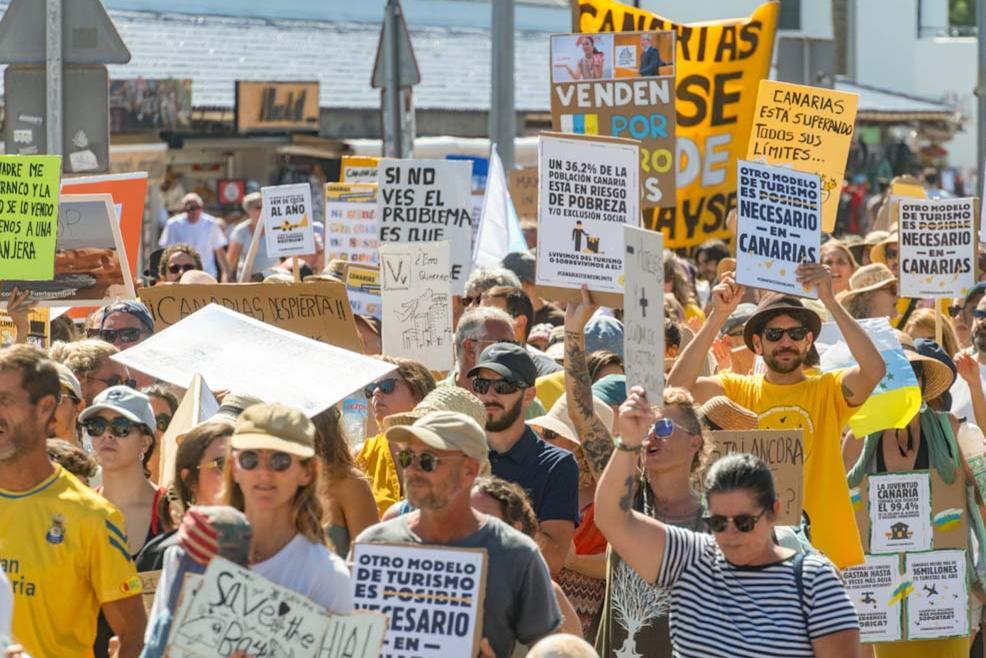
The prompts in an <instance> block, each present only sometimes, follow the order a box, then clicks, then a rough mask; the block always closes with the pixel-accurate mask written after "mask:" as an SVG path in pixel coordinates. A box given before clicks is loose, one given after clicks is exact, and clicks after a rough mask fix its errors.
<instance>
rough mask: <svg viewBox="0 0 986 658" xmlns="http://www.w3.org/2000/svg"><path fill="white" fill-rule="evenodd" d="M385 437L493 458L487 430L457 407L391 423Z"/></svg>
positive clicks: (436, 448) (477, 458)
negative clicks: (487, 440)
mask: <svg viewBox="0 0 986 658" xmlns="http://www.w3.org/2000/svg"><path fill="white" fill-rule="evenodd" d="M384 437H386V439H387V440H388V441H395V442H401V441H404V442H406V441H408V440H409V439H411V438H416V439H418V440H420V441H422V442H423V443H425V444H426V445H428V446H430V447H432V448H434V449H435V450H457V451H458V452H461V453H462V454H464V455H465V456H467V457H472V458H473V459H475V460H477V461H479V463H480V465H482V464H483V463H485V462H487V461H488V460H489V454H490V447H489V444H488V443H487V442H486V432H485V431H484V430H483V428H482V427H480V425H479V423H477V422H476V421H475V420H474V419H472V418H470V417H469V416H467V415H465V414H460V413H457V412H455V411H433V412H431V413H430V414H427V415H425V416H422V417H421V418H419V419H417V420H416V421H414V424H413V425H399V426H397V427H391V428H390V429H389V430H387V431H386V432H385V433H384ZM234 438H235V437H234Z"/></svg>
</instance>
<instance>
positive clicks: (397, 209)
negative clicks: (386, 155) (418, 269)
mask: <svg viewBox="0 0 986 658" xmlns="http://www.w3.org/2000/svg"><path fill="white" fill-rule="evenodd" d="M471 190H472V163H471V162H469V161H467V160H386V161H384V162H382V163H381V164H380V188H379V193H378V195H377V222H378V224H379V226H380V242H381V243H385V242H403V243H408V242H438V241H440V240H448V241H449V244H450V245H451V249H452V251H451V261H450V262H451V270H450V274H451V277H452V294H455V295H461V294H462V293H463V292H464V288H465V283H466V277H468V276H469V265H470V261H471V259H472V198H471V194H472V192H471Z"/></svg>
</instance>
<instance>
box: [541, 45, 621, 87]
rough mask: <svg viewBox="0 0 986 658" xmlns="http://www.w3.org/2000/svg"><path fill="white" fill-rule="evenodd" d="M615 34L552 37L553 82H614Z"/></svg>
mask: <svg viewBox="0 0 986 658" xmlns="http://www.w3.org/2000/svg"><path fill="white" fill-rule="evenodd" d="M613 77H614V76H613V35H612V34H559V35H554V36H552V37H551V81H552V82H574V81H576V80H609V79H611V78H613Z"/></svg>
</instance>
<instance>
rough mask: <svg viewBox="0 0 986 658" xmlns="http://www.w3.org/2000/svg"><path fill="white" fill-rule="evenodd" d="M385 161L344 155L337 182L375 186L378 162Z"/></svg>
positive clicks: (371, 157)
mask: <svg viewBox="0 0 986 658" xmlns="http://www.w3.org/2000/svg"><path fill="white" fill-rule="evenodd" d="M385 159H386V158H375V157H373V156H369V155H344V156H342V165H341V166H340V167H339V182H340V183H373V184H376V182H377V170H378V169H379V167H380V161H381V160H385Z"/></svg>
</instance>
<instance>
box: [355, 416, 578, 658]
mask: <svg viewBox="0 0 986 658" xmlns="http://www.w3.org/2000/svg"><path fill="white" fill-rule="evenodd" d="M386 437H387V439H388V440H389V441H391V442H393V443H395V444H396V445H397V446H398V447H399V449H400V450H399V452H398V455H399V459H400V460H401V462H402V463H403V464H404V478H405V480H404V486H405V492H406V493H407V499H408V502H409V503H410V504H411V505H412V506H414V507H415V508H416V509H415V511H413V512H410V513H408V514H405V515H403V516H399V517H397V518H396V519H392V520H390V521H385V522H383V523H379V524H377V525H374V526H371V527H369V528H367V529H366V530H364V531H363V532H362V533H361V534H360V535H359V537H357V538H356V543H377V542H383V543H391V542H404V543H413V544H430V545H438V546H453V547H456V548H483V549H485V550H486V553H487V556H488V562H487V565H488V566H487V573H486V596H485V598H484V600H483V620H482V621H483V624H482V628H483V635H484V637H485V639H486V640H487V641H488V642H489V644H490V645H491V647H492V649H493V655H495V656H496V658H509V657H510V656H511V654H512V653H513V650H514V646H515V644H516V643H517V642H520V643H522V644H528V645H529V644H533V643H534V642H536V641H537V640H539V639H541V638H542V637H545V636H546V635H549V634H550V633H552V632H554V631H555V630H556V629H557V628H558V627H559V625H560V624H561V612H560V611H559V609H558V604H557V601H556V600H555V595H554V592H553V590H552V586H551V578H550V576H549V574H548V569H547V566H546V565H545V563H544V560H543V559H542V558H541V556H540V554H539V552H538V548H537V545H536V544H535V543H534V542H533V541H531V540H530V539H529V538H527V537H526V536H525V535H523V534H522V533H520V532H517V531H516V530H514V529H513V528H511V527H510V526H508V525H507V524H505V523H503V522H502V521H500V520H498V519H495V518H493V517H491V516H487V515H485V514H481V513H480V512H477V511H476V510H474V509H472V506H471V505H470V494H471V490H472V485H473V482H475V480H476V477H477V476H478V475H479V473H480V471H481V470H484V467H485V466H486V464H487V455H488V454H489V449H488V446H487V443H486V435H485V434H484V433H483V428H482V427H480V425H479V423H477V422H476V421H475V420H473V419H472V418H470V417H469V416H466V415H465V414H460V413H455V412H450V411H435V412H432V413H430V414H427V415H425V416H423V417H422V418H419V419H418V420H416V421H415V422H414V424H413V425H410V426H398V427H391V428H390V429H389V430H387V433H386ZM359 585H360V584H359V582H357V583H356V586H357V587H359ZM482 655H484V656H487V655H490V654H489V653H487V652H484V653H483V654H482ZM456 658H459V657H456ZM461 658H470V657H466V656H463V657H461Z"/></svg>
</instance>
